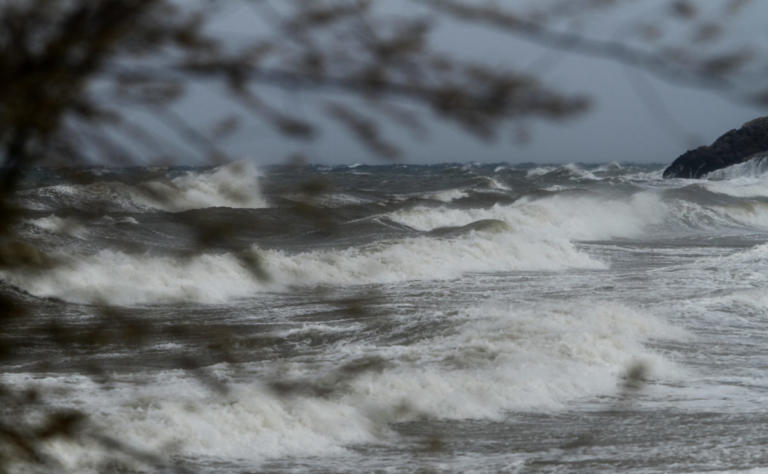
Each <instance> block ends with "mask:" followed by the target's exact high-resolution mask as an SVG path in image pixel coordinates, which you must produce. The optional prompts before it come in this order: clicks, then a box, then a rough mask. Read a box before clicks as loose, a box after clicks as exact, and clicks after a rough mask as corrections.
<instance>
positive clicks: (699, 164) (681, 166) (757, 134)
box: [664, 117, 768, 178]
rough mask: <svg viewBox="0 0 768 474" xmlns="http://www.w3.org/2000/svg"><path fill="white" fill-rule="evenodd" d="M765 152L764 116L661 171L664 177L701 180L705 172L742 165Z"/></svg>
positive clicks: (767, 130) (767, 136)
mask: <svg viewBox="0 0 768 474" xmlns="http://www.w3.org/2000/svg"><path fill="white" fill-rule="evenodd" d="M766 151H768V117H760V118H757V119H755V120H752V121H750V122H747V123H745V124H744V125H742V126H741V128H739V129H737V130H731V131H729V132H728V133H726V134H725V135H723V136H721V137H720V138H718V139H717V140H715V142H714V143H712V144H711V145H709V146H702V147H699V148H696V149H695V150H690V151H687V152H685V153H683V154H682V155H680V157H679V158H677V159H676V160H675V161H673V162H672V164H671V165H669V167H668V168H667V169H665V170H664V177H665V178H701V177H703V176H704V175H706V174H707V173H709V172H712V171H715V170H718V169H720V168H725V167H726V166H731V165H735V164H738V163H743V162H745V161H747V160H749V159H751V158H752V157H753V156H756V155H762V152H766Z"/></svg>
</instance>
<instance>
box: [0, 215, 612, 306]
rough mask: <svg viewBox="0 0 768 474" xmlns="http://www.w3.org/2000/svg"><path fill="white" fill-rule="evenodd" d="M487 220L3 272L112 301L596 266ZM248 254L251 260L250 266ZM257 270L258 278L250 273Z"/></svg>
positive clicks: (100, 257)
mask: <svg viewBox="0 0 768 474" xmlns="http://www.w3.org/2000/svg"><path fill="white" fill-rule="evenodd" d="M499 230H500V229H498V228H497V227H493V226H491V228H489V229H485V230H483V229H480V230H474V229H470V230H468V233H466V234H465V235H462V236H460V237H458V238H454V239H437V238H430V237H416V238H409V239H403V240H400V241H394V242H381V243H376V244H371V245H367V246H363V247H351V248H347V249H342V250H316V251H310V252H302V253H296V254H289V253H286V252H283V251H280V250H261V249H258V248H256V247H254V248H252V249H251V250H249V251H247V252H245V253H244V254H241V255H238V254H234V253H221V254H202V255H197V256H194V257H189V258H182V257H170V256H166V257H162V256H152V255H129V254H126V253H123V252H118V251H113V250H102V251H100V252H98V253H95V254H92V255H83V256H76V257H72V256H61V257H60V258H61V261H62V263H61V264H60V265H57V266H56V267H54V268H52V269H50V270H47V271H45V272H36V271H31V272H30V271H27V272H22V271H16V272H13V271H5V272H3V274H2V275H3V277H4V278H5V279H6V280H7V281H8V282H10V283H11V284H13V285H16V286H18V287H20V288H22V289H24V290H26V291H28V292H30V293H32V294H34V295H36V296H41V297H55V298H59V299H62V300H65V301H72V302H80V303H91V302H109V303H112V304H124V305H132V304H144V303H155V302H182V301H189V302H201V303H220V302H225V301H227V300H229V299H231V298H243V297H248V296H253V295H254V294H255V293H257V292H260V291H269V290H283V289H286V288H290V287H291V286H295V285H310V286H311V285H355V284H368V283H393V282H401V281H408V280H432V279H454V278H458V277H460V276H461V275H462V274H465V273H474V272H497V271H513V270H546V271H557V270H564V269H568V268H586V269H603V268H606V266H605V264H604V263H602V262H600V261H597V260H595V259H593V258H591V257H590V256H588V255H587V254H585V253H583V252H582V251H579V250H577V249H576V248H575V247H574V245H573V244H571V243H570V242H569V241H567V240H565V239H554V238H548V239H546V240H542V239H540V238H538V237H532V236H526V235H520V234H513V233H509V232H503V231H499ZM254 261H256V262H258V263H257V265H258V269H257V271H254V267H252V266H250V263H251V262H254ZM261 272H263V273H264V274H265V275H266V277H264V278H261V277H260V276H259V275H260V274H261Z"/></svg>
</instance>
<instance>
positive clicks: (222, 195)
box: [131, 161, 267, 211]
mask: <svg viewBox="0 0 768 474" xmlns="http://www.w3.org/2000/svg"><path fill="white" fill-rule="evenodd" d="M258 180H259V173H258V171H257V169H256V167H255V166H253V165H252V164H251V163H248V162H244V161H239V162H235V163H230V164H228V165H223V166H219V167H218V168H215V169H213V170H211V171H208V172H205V173H192V172H189V173H186V174H184V175H182V176H179V177H177V178H173V179H171V180H170V181H150V182H148V183H146V184H145V186H146V188H147V189H149V190H150V191H151V192H150V193H147V192H140V193H137V192H135V191H134V192H131V199H132V200H133V201H134V202H136V203H137V204H139V205H142V206H146V207H149V208H156V209H161V210H166V211H185V210H189V209H202V208H206V207H235V208H261V207H266V206H267V203H266V201H265V200H264V197H263V196H262V195H261V191H260V188H259V185H258Z"/></svg>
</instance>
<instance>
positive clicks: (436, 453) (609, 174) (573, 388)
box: [0, 163, 768, 472]
mask: <svg viewBox="0 0 768 474" xmlns="http://www.w3.org/2000/svg"><path fill="white" fill-rule="evenodd" d="M661 169H662V166H661V165H659V166H653V165H650V166H649V165H637V166H636V165H630V164H618V163H610V164H605V165H590V166H586V165H576V164H571V165H564V166H558V165H551V166H539V167H531V166H527V167H522V166H521V167H516V166H514V165H508V164H494V165H464V164H443V165H431V166H416V165H390V166H353V167H346V166H340V167H323V166H312V167H302V168H290V167H274V168H269V169H262V170H257V169H255V168H254V167H253V166H251V165H249V164H247V163H233V164H229V165H224V166H221V167H218V168H211V169H130V170H104V169H93V170H82V171H81V175H79V176H78V179H73V178H72V177H71V176H69V175H67V176H64V175H60V174H57V173H55V172H53V171H50V170H39V171H38V172H37V174H35V175H33V176H30V177H29V178H28V180H27V182H26V183H25V188H24V190H23V191H22V192H21V193H20V196H19V201H18V204H19V205H20V206H22V207H24V208H26V209H27V210H28V218H27V219H25V220H24V222H23V223H22V224H21V228H20V231H21V232H22V233H23V235H24V236H25V238H26V239H28V241H29V242H31V243H33V244H35V245H37V246H39V247H41V248H43V249H45V250H46V251H47V252H48V253H49V254H51V255H52V256H54V257H55V258H56V260H57V262H58V265H57V266H55V267H54V268H53V269H51V270H48V271H42V272H41V271H32V270H27V271H21V270H3V271H2V272H1V273H0V277H2V279H3V281H4V282H5V283H4V285H5V287H7V288H6V290H7V291H12V292H15V293H17V294H18V297H19V298H22V299H23V300H24V301H25V302H26V304H29V305H33V306H34V307H35V308H39V311H37V313H36V314H38V315H39V317H40V318H41V319H42V318H48V317H50V316H51V315H54V314H55V315H56V317H57V318H58V319H57V321H59V323H60V324H61V325H63V326H66V327H73V328H74V327H78V325H82V324H83V323H84V321H86V322H87V321H88V320H89V318H92V317H93V315H94V314H95V312H96V311H97V310H98V309H97V307H96V306H94V305H95V304H109V305H114V306H116V307H119V308H121V311H125V312H127V313H128V314H131V315H132V316H133V317H136V318H139V319H142V318H147V320H151V321H153V322H155V323H158V324H162V325H168V326H172V325H174V324H180V323H182V322H183V323H184V324H185V325H188V326H191V327H192V328H193V330H194V334H193V335H192V337H191V338H190V337H185V338H181V337H179V338H173V337H172V336H170V335H168V334H162V335H157V337H156V340H153V341H152V344H150V346H149V347H148V348H147V349H146V350H142V351H130V350H126V349H125V348H121V347H114V348H111V349H109V350H108V351H107V352H100V353H89V352H86V351H81V352H78V351H73V352H71V353H67V354H62V353H56V352H55V350H54V349H51V348H49V347H45V346H42V345H41V346H39V347H37V346H32V347H31V348H30V351H29V353H28V354H24V355H20V356H19V358H18V361H17V363H16V364H15V365H13V366H11V367H6V368H5V369H4V372H3V374H2V377H3V378H4V380H5V381H6V383H14V384H30V383H31V384H36V385H39V386H41V387H43V388H47V389H49V390H51V391H52V393H55V397H56V401H57V403H58V404H60V405H61V406H69V407H79V408H81V409H82V408H83V407H87V411H88V412H89V413H91V414H92V416H93V421H94V423H96V424H97V425H99V426H103V427H105V428H106V429H107V430H108V431H109V430H114V431H116V432H118V433H119V434H120V437H121V439H122V440H124V441H125V442H126V443H129V444H130V445H132V446H136V447H137V448H140V449H148V450H153V449H155V450H159V451H160V453H161V455H162V456H164V457H166V458H167V459H168V460H169V462H175V463H179V464H181V465H183V466H187V467H190V468H192V469H197V470H200V471H205V472H233V471H235V472H239V471H243V470H245V471H249V472H250V471H306V470H316V471H320V472H327V471H340V472H345V471H346V472H361V471H371V470H376V469H392V470H403V471H411V470H417V469H420V468H425V469H435V470H439V471H442V470H444V471H455V472H464V471H467V470H471V471H476V472H499V471H512V472H557V471H562V470H567V471H569V472H570V471H576V472H596V471H604V472H616V471H633V470H635V471H642V472H696V471H702V470H721V471H731V470H746V469H753V468H760V467H765V466H768V454H766V452H765V450H764V447H763V446H762V441H761V440H763V439H764V433H763V431H764V426H765V423H764V421H765V420H764V419H763V418H764V415H763V414H762V413H763V408H762V405H763V404H764V399H765V396H766V394H768V385H767V384H765V382H764V381H763V379H764V376H763V368H764V367H765V366H766V365H765V364H766V363H768V359H766V356H765V355H764V354H765V351H764V350H763V349H764V347H765V344H766V343H767V342H768V341H767V340H766V338H767V336H766V334H768V333H767V332H766V329H768V298H767V297H766V296H765V295H767V294H768V291H766V289H768V244H766V241H767V239H766V238H767V237H768V176H767V175H765V169H764V167H762V165H760V166H757V165H755V166H751V167H744V166H739V167H733V168H732V169H726V170H722V171H720V172H718V174H717V175H716V176H715V175H713V176H710V177H709V179H707V180H662V179H661ZM190 228H194V229H203V230H211V229H212V230H216V229H226V232H221V234H220V238H218V239H215V240H212V241H211V242H212V243H210V244H208V245H206V246H205V247H204V249H203V250H200V246H199V243H200V242H199V240H197V239H196V238H195V234H193V233H191V232H190V231H189V229H190ZM247 262H258V267H259V271H258V272H254V271H253V269H252V268H249V266H248V264H247ZM220 328H228V329H231V330H233V332H234V333H235V334H236V335H237V338H236V340H235V341H234V342H233V345H234V347H232V348H231V349H232V350H233V352H234V353H235V354H237V361H236V362H232V361H224V360H217V359H216V358H215V357H211V358H210V360H208V359H206V357H209V356H208V355H206V354H202V353H203V352H205V351H204V350H201V349H200V347H206V342H207V339H208V338H209V337H211V336H210V335H212V334H215V333H216V331H217V329H220ZM169 334H170V333H169ZM187 355H196V356H199V357H202V358H203V360H204V362H205V364H204V365H205V366H206V367H207V368H208V370H209V371H210V372H211V373H212V374H213V375H214V376H215V377H217V378H218V379H219V380H222V381H224V382H226V384H227V385H228V386H229V387H230V390H229V391H228V392H227V393H220V392H217V391H215V390H211V389H210V387H206V386H205V384H202V383H200V380H199V379H198V377H196V375H195V373H193V371H190V370H185V369H184V368H182V367H180V366H178V365H177V364H174V362H173V361H175V360H179V358H180V357H182V356H187ZM43 361H45V363H43ZM89 363H95V364H98V365H99V366H100V367H103V368H104V370H107V371H109V372H110V373H111V374H114V375H113V377H114V378H113V381H112V382H111V383H110V384H109V387H108V388H109V389H108V390H104V389H102V388H100V387H99V385H98V380H95V379H94V377H93V376H92V375H89V374H86V373H84V372H83V371H82V370H80V367H83V366H85V365H87V364H89ZM633 368H634V369H633ZM638 368H640V369H638ZM632 370H639V371H640V372H639V373H641V374H642V376H641V377H640V380H635V379H634V378H633V377H634V376H633V375H631V374H632V373H634V372H632ZM632 384H634V385H632ZM627 387H630V388H627ZM47 450H48V451H49V453H50V455H51V456H53V457H55V458H56V459H58V460H59V461H60V462H61V463H62V465H63V466H64V467H65V468H66V469H68V470H69V471H71V472H88V471H89V470H95V469H96V466H98V462H99V453H98V450H94V449H89V447H88V446H74V445H71V444H66V443H63V442H55V443H54V442H52V443H51V444H50V446H48V447H47ZM137 469H139V470H141V469H142V468H141V466H137Z"/></svg>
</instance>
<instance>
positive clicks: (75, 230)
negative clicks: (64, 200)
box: [27, 214, 88, 239]
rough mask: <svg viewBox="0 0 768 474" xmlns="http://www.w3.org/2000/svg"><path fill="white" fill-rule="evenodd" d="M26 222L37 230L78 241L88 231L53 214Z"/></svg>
mask: <svg viewBox="0 0 768 474" xmlns="http://www.w3.org/2000/svg"><path fill="white" fill-rule="evenodd" d="M27 222H28V223H30V224H32V225H33V226H35V227H37V228H39V229H43V230H45V231H48V232H51V233H54V234H65V235H69V236H71V237H76V238H78V239H84V238H86V236H87V235H88V231H87V230H86V229H85V227H83V226H82V225H81V224H80V223H79V222H77V220H75V219H72V218H67V217H59V216H57V215H55V214H51V215H50V216H45V217H40V218H38V219H30V220H29V221H27Z"/></svg>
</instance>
